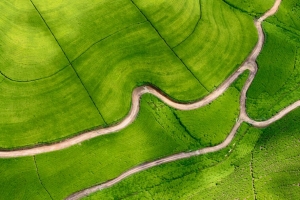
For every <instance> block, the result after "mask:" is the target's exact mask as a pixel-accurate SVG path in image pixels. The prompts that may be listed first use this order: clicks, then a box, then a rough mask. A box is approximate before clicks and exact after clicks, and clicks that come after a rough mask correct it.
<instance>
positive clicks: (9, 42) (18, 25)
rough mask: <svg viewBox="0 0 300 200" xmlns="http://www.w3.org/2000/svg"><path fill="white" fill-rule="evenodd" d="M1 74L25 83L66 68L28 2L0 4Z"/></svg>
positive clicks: (42, 23)
mask: <svg viewBox="0 0 300 200" xmlns="http://www.w3.org/2000/svg"><path fill="white" fill-rule="evenodd" d="M0 10H1V16H0V38H1V45H0V73H3V74H5V75H6V76H7V77H9V78H11V79H13V80H19V81H27V80H35V79H40V78H43V77H47V76H51V75H52V74H55V73H56V72H57V71H59V70H61V69H62V68H63V67H65V66H67V65H68V61H67V59H66V58H65V56H64V54H63V52H62V51H61V49H60V47H59V46H58V44H57V43H56V41H55V39H54V37H53V36H52V35H51V32H50V31H49V30H48V28H47V26H46V25H45V23H44V22H43V20H42V19H41V17H40V16H39V14H38V12H37V11H36V10H35V8H34V7H33V5H32V4H31V3H30V1H6V0H4V1H1V2H0Z"/></svg>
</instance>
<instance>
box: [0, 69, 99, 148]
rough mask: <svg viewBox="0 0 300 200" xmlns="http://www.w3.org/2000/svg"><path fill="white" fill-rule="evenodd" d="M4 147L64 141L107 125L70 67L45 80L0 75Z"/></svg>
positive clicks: (0, 145) (1, 140)
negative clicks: (27, 80) (11, 77)
mask: <svg viewBox="0 0 300 200" xmlns="http://www.w3.org/2000/svg"><path fill="white" fill-rule="evenodd" d="M0 91H1V92H0V99H1V101H0V110H1V111H0V148H14V147H22V146H27V145H29V146H31V145H34V144H37V143H46V142H50V141H56V140H61V139H62V138H66V137H70V135H72V134H76V133H79V132H81V131H82V130H86V129H90V128H91V127H95V126H100V125H103V124H104V122H103V120H102V118H101V116H100V115H99V113H98V111H97V109H96V107H95V106H94V104H93V103H92V101H91V100H90V99H89V97H88V94H87V92H86V91H85V89H84V88H83V86H82V85H81V83H80V81H79V79H78V78H77V76H76V74H75V73H74V71H73V69H72V68H71V67H70V66H67V67H66V68H64V69H63V70H62V71H60V72H59V73H57V74H55V75H53V76H51V77H49V78H45V79H41V80H38V81H32V82H15V81H11V80H8V79H7V78H5V77H3V76H1V75H0Z"/></svg>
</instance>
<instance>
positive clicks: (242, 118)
mask: <svg viewBox="0 0 300 200" xmlns="http://www.w3.org/2000/svg"><path fill="white" fill-rule="evenodd" d="M280 3H281V0H276V1H275V3H274V5H273V7H272V8H271V9H270V10H268V11H267V12H266V13H265V14H264V15H263V16H262V17H260V18H259V19H257V20H255V21H254V24H255V27H256V28H257V31H258V36H259V39H258V42H257V44H256V46H255V47H254V49H253V51H252V53H251V54H250V56H249V57H248V58H247V59H246V61H245V62H244V63H243V64H242V66H241V67H240V68H239V69H238V70H237V71H236V72H235V73H234V74H232V75H231V76H230V77H229V78H228V79H226V80H225V81H224V82H223V84H222V85H220V86H219V87H218V88H217V89H216V90H215V91H213V92H212V93H211V94H209V95H208V96H206V97H205V98H203V99H202V100H200V101H197V102H194V103H191V104H181V103H178V102H174V101H172V100H170V99H169V98H168V97H166V96H164V95H163V94H162V93H161V92H160V91H159V90H157V89H155V88H152V87H150V86H144V87H139V88H136V90H135V91H134V92H133V96H132V99H133V102H134V101H135V100H136V101H137V102H135V103H133V104H132V109H131V111H130V114H129V115H128V117H126V118H125V119H124V121H126V122H127V123H128V122H132V121H133V120H134V119H133V118H131V117H136V114H137V113H135V112H138V110H139V108H138V106H139V105H138V101H139V98H140V96H141V95H142V94H144V93H151V94H153V95H155V96H156V97H158V98H159V99H161V100H162V101H163V102H164V103H166V104H167V105H169V106H171V107H173V108H176V109H179V110H192V109H196V108H200V107H202V106H205V105H207V104H209V103H210V102H212V101H213V100H215V99H216V98H218V97H219V96H220V95H221V94H223V93H224V92H225V91H226V89H227V88H228V87H229V86H230V85H231V84H232V83H233V82H234V81H235V80H236V79H237V78H238V77H239V75H240V74H242V73H243V72H244V71H246V70H249V71H250V74H249V77H248V79H247V80H246V83H245V85H244V87H243V89H242V91H241V96H240V115H239V118H238V120H237V122H236V124H235V125H234V127H233V128H232V130H231V132H230V134H229V135H228V136H227V138H226V139H225V140H224V141H223V142H222V143H221V144H218V145H216V146H213V147H207V148H203V149H199V150H197V151H193V152H188V153H179V154H175V155H171V156H168V157H165V158H162V159H159V160H156V161H153V162H149V163H144V164H142V165H139V166H136V167H134V168H132V169H130V170H128V171H126V172H124V173H123V174H121V175H120V176H118V177H117V178H115V179H112V180H110V181H107V182H105V183H102V184H99V185H96V186H93V187H90V188H87V189H84V190H82V191H79V192H76V193H74V194H72V195H70V196H69V197H67V198H66V199H67V200H76V199H80V198H82V197H85V196H88V195H89V194H92V193H94V192H96V191H100V190H102V189H105V188H108V187H111V186H113V185H114V184H116V183H118V182H120V181H122V180H123V179H125V178H126V177H128V176H130V175H132V174H135V173H138V172H141V171H143V170H146V169H149V168H151V167H154V166H157V165H161V164H164V163H168V162H172V161H176V160H179V159H184V158H189V157H192V156H197V155H201V154H206V153H211V152H216V151H219V150H221V149H223V148H225V147H227V146H228V145H229V144H230V142H231V141H232V140H233V138H234V136H235V134H236V133H237V130H238V129H239V127H240V125H241V124H242V123H243V122H247V123H249V124H252V125H253V126H255V127H266V126H268V125H270V124H272V123H274V122H275V121H277V120H279V119H281V118H282V117H284V116H285V115H286V114H288V113H289V112H291V111H292V110H294V109H296V108H297V107H299V106H300V101H297V102H295V103H293V104H292V105H290V106H288V107H286V108H285V109H283V110H282V111H280V112H279V113H278V114H277V115H275V116H273V117H272V118H270V119H268V120H266V121H261V122H258V121H255V120H252V119H251V118H250V117H249V116H248V114H247V112H246V93H247V91H248V89H249V87H250V85H251V83H252V81H253V79H254V78H255V75H256V72H257V64H256V62H255V61H256V58H257V56H258V55H259V54H260V52H261V50H262V47H263V44H264V39H265V36H264V33H263V29H262V26H261V23H262V22H263V21H264V20H265V19H266V18H268V17H269V16H271V15H273V14H275V13H276V12H277V10H278V8H279V5H280ZM134 106H137V107H134ZM128 118H129V119H128ZM124 121H122V122H121V123H120V124H123V122H124Z"/></svg>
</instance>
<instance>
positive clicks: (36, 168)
mask: <svg viewBox="0 0 300 200" xmlns="http://www.w3.org/2000/svg"><path fill="white" fill-rule="evenodd" d="M33 161H34V166H35V170H36V173H37V176H38V179H39V182H40V183H41V185H42V186H43V188H44V189H45V191H46V192H47V193H48V195H49V197H50V198H51V199H52V200H54V199H53V197H52V196H51V194H50V192H49V191H48V190H47V188H46V187H45V185H44V184H43V182H42V180H41V177H40V173H39V168H38V166H37V164H36V158H35V156H33Z"/></svg>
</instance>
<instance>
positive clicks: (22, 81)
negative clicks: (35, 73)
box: [0, 64, 70, 83]
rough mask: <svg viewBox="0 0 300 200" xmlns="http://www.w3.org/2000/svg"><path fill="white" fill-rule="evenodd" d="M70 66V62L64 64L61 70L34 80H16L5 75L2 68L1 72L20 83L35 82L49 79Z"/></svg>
mask: <svg viewBox="0 0 300 200" xmlns="http://www.w3.org/2000/svg"><path fill="white" fill-rule="evenodd" d="M68 66H70V65H69V64H68V65H66V66H64V67H63V68H61V69H60V70H58V71H56V72H55V73H53V74H51V75H49V76H44V77H41V78H37V79H32V80H15V79H12V78H10V77H8V76H7V75H5V74H4V73H3V72H2V71H1V70H0V74H1V75H2V76H4V77H5V78H6V79H8V80H10V81H12V82H18V83H28V82H35V81H40V80H43V79H47V78H51V77H52V76H55V75H56V74H58V73H59V72H61V71H63V70H64V69H66V68H67V67H68Z"/></svg>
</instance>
